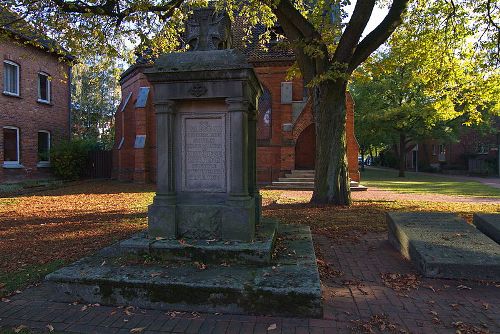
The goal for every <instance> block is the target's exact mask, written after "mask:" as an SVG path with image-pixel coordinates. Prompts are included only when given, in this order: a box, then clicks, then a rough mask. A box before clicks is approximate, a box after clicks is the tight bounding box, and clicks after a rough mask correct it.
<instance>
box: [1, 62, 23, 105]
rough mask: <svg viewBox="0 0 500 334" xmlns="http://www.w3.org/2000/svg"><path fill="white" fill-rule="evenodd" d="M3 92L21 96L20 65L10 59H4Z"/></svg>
mask: <svg viewBox="0 0 500 334" xmlns="http://www.w3.org/2000/svg"><path fill="white" fill-rule="evenodd" d="M3 92H4V94H8V95H14V96H19V65H18V64H16V63H14V62H12V61H9V60H4V61H3Z"/></svg>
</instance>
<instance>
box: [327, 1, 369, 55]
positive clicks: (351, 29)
mask: <svg viewBox="0 0 500 334" xmlns="http://www.w3.org/2000/svg"><path fill="white" fill-rule="evenodd" d="M374 6H375V0H358V1H356V7H354V11H353V13H352V16H351V19H350V20H349V23H348V24H347V27H346V29H345V31H344V33H343V34H342V36H341V37H340V41H339V44H338V46H337V49H336V50H335V54H334V56H333V59H334V60H335V61H338V62H341V63H348V62H349V61H350V59H351V57H352V55H353V53H354V50H355V49H356V45H357V44H358V42H359V39H360V37H361V34H362V33H363V30H365V27H366V25H367V23H368V21H369V20H370V16H371V15H372V12H373V7H374Z"/></svg>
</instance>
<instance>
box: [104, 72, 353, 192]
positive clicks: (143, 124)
mask: <svg viewBox="0 0 500 334" xmlns="http://www.w3.org/2000/svg"><path fill="white" fill-rule="evenodd" d="M289 66H290V64H280V65H273V66H269V65H265V64H256V66H255V71H256V73H257V76H258V78H259V80H260V82H261V84H262V85H263V87H264V88H265V89H266V90H268V92H269V94H270V95H271V99H272V101H271V104H270V106H271V109H272V112H271V120H270V127H271V131H270V132H268V131H267V130H265V131H263V129H262V126H264V122H263V120H262V119H259V120H258V126H259V127H260V129H259V128H258V133H260V136H259V140H258V147H257V180H258V182H259V183H269V182H271V181H273V180H277V179H278V178H279V177H282V176H284V174H285V173H286V172H288V171H290V170H292V169H295V168H296V164H295V152H296V150H295V145H296V142H297V139H298V138H299V136H300V134H301V133H302V131H303V130H304V129H306V128H307V127H308V126H311V125H312V124H313V117H312V111H311V106H310V103H308V104H307V105H306V106H305V108H304V110H303V111H302V113H301V114H300V116H299V117H298V118H297V119H296V120H295V121H294V120H293V115H292V105H291V104H281V83H282V82H285V81H287V79H286V73H287V70H288V68H289ZM143 70H144V66H142V67H141V66H139V67H135V68H133V69H132V70H129V73H128V74H127V75H126V76H125V77H124V78H123V79H122V80H121V84H122V97H123V98H122V100H124V99H125V98H126V97H127V96H128V95H129V93H132V95H131V98H130V100H129V101H128V103H127V105H126V106H125V108H124V111H123V112H122V111H121V109H122V105H120V106H119V107H118V111H117V112H116V114H115V119H116V129H115V133H116V134H115V152H114V153H115V157H114V160H113V161H114V176H115V177H116V178H118V179H121V180H133V181H136V182H155V178H156V125H155V114H154V107H153V105H152V101H151V100H152V96H153V95H152V92H150V93H149V98H148V103H147V105H146V107H145V108H135V102H136V100H137V95H138V92H139V88H140V87H146V86H150V84H149V83H148V81H147V79H146V76H145V75H144V74H143V73H142V71H143ZM303 92H304V90H303V84H302V80H301V79H294V80H293V81H292V96H293V100H294V101H302V100H303ZM122 104H123V101H122ZM346 105H347V131H348V135H347V150H348V160H349V166H350V167H349V173H350V177H351V179H352V180H356V181H358V180H359V173H358V146H357V141H356V138H355V137H354V111H353V101H352V98H350V95H349V96H346ZM259 117H263V115H262V114H261V115H259ZM287 123H288V124H291V125H292V128H289V129H284V128H283V124H287ZM140 134H146V135H147V139H146V146H145V148H144V149H137V148H134V141H135V137H136V135H140ZM268 134H270V135H268ZM122 136H123V137H124V142H123V145H122V147H121V149H120V150H118V149H117V147H118V145H119V143H120V141H121V138H122ZM308 140H309V142H310V143H309V144H310V145H311V147H312V148H310V150H312V151H314V145H313V144H314V143H313V141H314V140H315V138H314V136H309V137H308ZM306 146H307V145H306Z"/></svg>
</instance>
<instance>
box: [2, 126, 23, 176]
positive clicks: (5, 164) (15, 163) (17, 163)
mask: <svg viewBox="0 0 500 334" xmlns="http://www.w3.org/2000/svg"><path fill="white" fill-rule="evenodd" d="M4 129H10V130H16V134H17V135H16V141H17V142H16V144H17V160H16V161H5V160H4V161H3V167H4V168H21V167H22V166H21V163H20V161H19V160H20V158H21V145H20V139H21V138H20V136H19V128H18V127H15V126H4V127H3V128H2V136H3V130H4ZM3 145H4V146H5V143H3Z"/></svg>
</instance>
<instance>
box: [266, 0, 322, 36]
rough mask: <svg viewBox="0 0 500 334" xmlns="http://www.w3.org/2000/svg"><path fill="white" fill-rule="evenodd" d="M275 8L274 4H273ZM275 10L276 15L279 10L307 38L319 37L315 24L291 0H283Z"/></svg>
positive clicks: (282, 16)
mask: <svg viewBox="0 0 500 334" xmlns="http://www.w3.org/2000/svg"><path fill="white" fill-rule="evenodd" d="M271 8H273V6H271ZM273 12H274V14H275V15H276V16H278V15H277V13H278V12H279V13H280V15H281V18H282V19H284V18H286V19H287V20H288V21H289V22H290V23H291V24H293V26H294V27H295V28H296V29H297V30H298V31H300V33H301V34H302V36H303V37H304V38H305V39H311V40H312V39H315V38H319V37H320V36H319V34H318V32H317V31H316V29H315V28H314V26H313V25H312V24H311V22H309V21H308V20H307V19H306V18H305V17H304V16H303V15H302V14H301V13H300V12H299V11H298V10H297V9H296V8H295V7H294V6H293V5H292V4H291V3H290V0H281V1H280V2H279V4H278V6H276V7H275V8H273Z"/></svg>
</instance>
